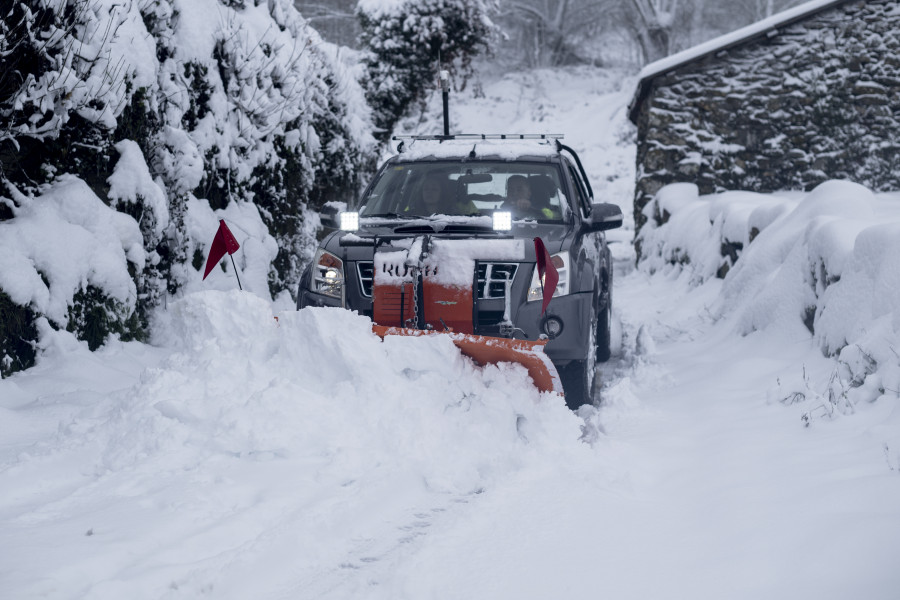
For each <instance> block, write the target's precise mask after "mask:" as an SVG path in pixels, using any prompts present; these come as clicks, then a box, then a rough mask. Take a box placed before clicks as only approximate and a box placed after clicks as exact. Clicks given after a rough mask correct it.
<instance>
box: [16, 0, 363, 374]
mask: <svg viewBox="0 0 900 600" xmlns="http://www.w3.org/2000/svg"><path fill="white" fill-rule="evenodd" d="M4 11H5V14H4V18H3V20H2V23H0V244H2V246H3V248H4V256H3V257H2V258H0V260H3V261H4V268H3V269H0V359H2V366H0V373H2V374H4V375H6V374H8V373H9V372H11V371H12V370H15V369H18V368H22V367H23V366H27V365H28V364H29V363H30V361H31V360H33V352H34V344H35V336H36V335H37V334H36V333H35V332H36V331H37V329H39V328H37V329H36V328H35V324H36V322H37V319H40V318H45V319H46V322H47V323H48V324H50V325H51V326H53V327H59V328H69V329H72V330H75V331H78V332H79V335H80V336H81V337H82V338H83V339H88V340H89V341H90V343H91V345H92V346H94V345H97V344H99V343H102V341H103V339H105V337H106V335H107V334H109V333H112V332H119V333H122V334H123V335H124V336H125V337H126V338H127V337H134V336H138V337H139V336H142V335H143V334H145V333H146V331H147V327H148V321H149V318H150V315H151V313H152V311H153V309H154V308H155V307H157V306H159V305H161V304H162V303H163V302H164V301H165V298H166V296H168V295H180V294H182V293H184V292H185V291H189V290H191V289H195V288H197V287H199V286H200V285H201V284H200V278H201V271H202V267H203V262H204V260H205V256H206V254H207V252H208V247H209V244H210V243H211V241H212V238H213V235H214V233H215V231H216V227H217V224H218V219H219V218H225V219H226V220H228V222H229V225H230V226H231V228H232V230H233V231H234V233H235V235H236V237H237V239H238V241H239V242H240V243H241V245H242V249H241V250H240V251H239V252H238V253H237V254H235V256H234V259H235V261H236V264H237V266H238V268H239V269H241V270H243V271H244V273H243V275H244V278H243V279H244V280H245V281H246V286H247V287H248V288H249V289H250V290H251V291H253V292H255V293H257V294H259V295H261V296H263V297H266V298H270V297H275V298H280V299H281V301H282V302H285V303H287V302H290V294H291V293H293V292H294V291H296V285H297V282H298V280H299V277H300V275H301V270H302V267H303V266H304V264H305V262H306V261H308V260H309V259H310V258H311V254H312V252H313V248H314V245H315V235H316V231H317V229H318V227H319V220H318V215H317V210H318V209H319V208H320V207H321V206H322V205H324V204H325V203H326V202H328V201H331V200H347V199H348V198H349V197H352V196H353V195H355V193H356V192H357V189H358V187H359V183H360V177H361V175H363V174H364V173H363V172H364V171H365V170H367V169H370V168H371V166H372V165H371V163H372V161H373V159H374V156H375V151H376V145H375V141H374V138H373V136H372V124H371V120H370V110H369V108H368V107H367V105H366V103H365V99H364V98H365V96H364V93H363V91H362V88H361V87H360V86H359V84H358V83H357V79H356V75H355V73H354V72H353V71H352V69H355V68H356V67H355V66H354V65H353V63H352V57H346V56H342V55H341V54H340V53H338V52H336V51H335V50H334V49H333V48H331V47H330V46H328V45H327V44H325V43H323V42H322V40H321V39H320V38H319V36H318V34H317V33H316V32H315V31H313V30H312V29H310V28H309V27H308V24H307V23H306V22H305V20H304V19H303V18H302V17H301V15H300V14H299V13H298V12H297V11H296V10H295V8H294V7H293V5H292V3H291V2H290V0H230V1H228V0H126V2H118V1H115V0H94V1H92V2H84V1H80V0H21V1H17V2H15V3H13V4H12V5H11V6H10V8H9V9H4ZM7 11H8V12H7ZM226 268H227V269H228V270H230V265H229V266H228V267H226ZM220 273H221V271H216V272H214V275H213V276H212V277H211V279H208V280H207V281H206V282H205V283H204V284H203V285H205V286H211V287H225V286H231V285H234V280H233V278H232V277H231V276H229V277H228V279H225V278H223V277H221V275H219V274H220ZM98 306H99V307H103V308H102V313H103V314H102V316H103V318H102V319H101V318H99V317H98V312H97V311H98V310H100V309H98V308H97V307H98Z"/></svg>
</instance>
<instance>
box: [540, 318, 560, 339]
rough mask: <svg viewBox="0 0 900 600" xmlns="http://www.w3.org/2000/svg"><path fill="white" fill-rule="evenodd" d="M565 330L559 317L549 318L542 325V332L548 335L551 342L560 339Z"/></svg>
mask: <svg viewBox="0 0 900 600" xmlns="http://www.w3.org/2000/svg"><path fill="white" fill-rule="evenodd" d="M562 330H563V322H562V321H561V320H560V319H558V318H557V317H547V318H546V319H544V321H543V322H542V323H541V331H543V332H544V333H546V334H547V337H548V338H550V339H551V340H552V339H554V338H556V337H559V334H560V333H562Z"/></svg>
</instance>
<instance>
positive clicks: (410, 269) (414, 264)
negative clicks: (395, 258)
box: [403, 236, 430, 329]
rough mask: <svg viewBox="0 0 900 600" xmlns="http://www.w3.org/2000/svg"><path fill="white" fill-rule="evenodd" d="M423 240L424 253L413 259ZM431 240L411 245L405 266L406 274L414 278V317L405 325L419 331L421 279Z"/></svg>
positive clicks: (416, 240) (407, 252) (416, 239)
mask: <svg viewBox="0 0 900 600" xmlns="http://www.w3.org/2000/svg"><path fill="white" fill-rule="evenodd" d="M420 239H421V240H422V251H421V252H420V253H419V257H418V258H417V259H415V260H414V259H413V258H412V256H411V255H412V253H413V251H414V250H415V248H416V242H418V241H419V240H420ZM429 241H430V238H429V237H428V236H424V237H422V238H415V240H414V241H413V243H412V245H410V247H409V250H407V251H406V261H405V262H404V264H403V266H404V267H405V269H406V274H407V275H409V276H411V277H412V298H413V316H412V317H411V318H409V319H406V322H405V323H404V324H403V325H404V327H408V328H411V329H418V328H419V327H420V326H421V325H420V320H419V277H420V276H421V274H422V271H423V266H424V260H425V257H426V256H427V255H428V253H427V249H426V248H427V246H428V245H429V244H428V242H429Z"/></svg>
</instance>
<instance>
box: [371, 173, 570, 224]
mask: <svg viewBox="0 0 900 600" xmlns="http://www.w3.org/2000/svg"><path fill="white" fill-rule="evenodd" d="M497 210H504V211H510V212H512V214H513V218H514V219H533V220H538V221H561V220H563V219H565V218H566V212H567V211H568V204H567V202H566V198H565V195H564V194H563V192H562V189H561V186H560V177H559V169H558V168H557V166H556V165H555V164H548V163H529V162H518V163H516V162H500V161H498V162H480V161H479V162H465V163H463V162H449V161H447V162H421V163H405V164H404V163H399V164H393V165H390V166H388V167H387V168H386V169H385V170H384V171H383V172H382V173H381V176H380V177H379V178H378V180H377V181H376V182H375V185H374V186H373V187H372V188H371V190H370V192H369V195H368V196H367V197H366V198H364V199H363V206H362V208H361V210H360V215H361V216H363V217H375V216H391V217H397V216H406V217H430V216H433V215H450V216H485V215H488V216H489V215H490V214H491V213H493V212H494V211H497Z"/></svg>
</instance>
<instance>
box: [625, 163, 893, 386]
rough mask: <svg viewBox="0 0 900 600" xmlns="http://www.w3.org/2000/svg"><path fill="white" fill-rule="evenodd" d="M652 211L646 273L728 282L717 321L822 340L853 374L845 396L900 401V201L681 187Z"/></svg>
mask: <svg viewBox="0 0 900 600" xmlns="http://www.w3.org/2000/svg"><path fill="white" fill-rule="evenodd" d="M644 210H645V214H644V216H645V217H647V219H648V220H647V225H646V226H645V227H644V228H643V229H642V230H641V232H640V234H639V236H638V237H639V240H640V242H641V244H642V245H643V248H644V254H643V258H642V261H641V268H643V269H647V270H648V271H660V270H673V271H679V272H682V273H689V274H690V276H691V277H692V278H693V280H694V282H695V283H697V284H700V283H702V282H704V281H707V280H711V279H714V278H715V277H716V276H717V275H718V276H720V277H724V280H723V281H722V288H721V291H720V293H719V297H718V300H717V303H716V306H715V307H713V313H714V314H715V315H717V316H718V317H720V318H724V317H726V316H727V317H729V318H734V319H735V325H736V327H737V328H738V330H739V332H740V333H742V334H749V333H751V332H753V331H756V330H763V329H768V328H772V327H774V328H778V329H780V330H783V331H795V332H796V334H797V339H801V338H802V337H804V336H805V335H809V334H812V335H813V338H814V340H815V342H816V343H817V344H818V345H819V347H820V348H821V349H822V351H823V353H825V354H826V355H829V356H834V357H836V359H837V360H838V364H839V365H841V373H840V378H838V379H837V380H836V385H838V386H842V388H841V390H840V391H839V393H838V394H837V395H838V396H840V395H841V394H844V395H846V394H848V393H850V392H848V390H849V389H850V388H853V390H855V391H854V392H853V393H856V394H862V395H863V396H864V397H866V398H867V399H874V398H876V397H878V396H880V395H881V394H883V393H884V392H885V390H894V391H896V390H900V192H890V193H887V192H886V193H873V192H872V191H871V190H869V189H868V188H865V187H863V186H861V185H858V184H855V183H850V182H847V181H837V180H832V181H828V182H825V183H823V184H820V185H819V186H818V187H816V188H815V189H814V190H813V191H811V192H809V193H803V192H800V193H784V194H757V193H752V192H723V193H720V194H714V195H710V196H701V195H699V193H698V190H697V187H696V186H695V185H693V184H672V185H669V186H666V187H664V188H663V189H662V190H660V192H659V193H658V194H657V196H656V197H655V198H654V199H653V201H652V202H650V203H649V204H647V206H646V207H645V209H644ZM658 222H660V223H662V224H660V225H657V223H658ZM857 388H859V389H857Z"/></svg>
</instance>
